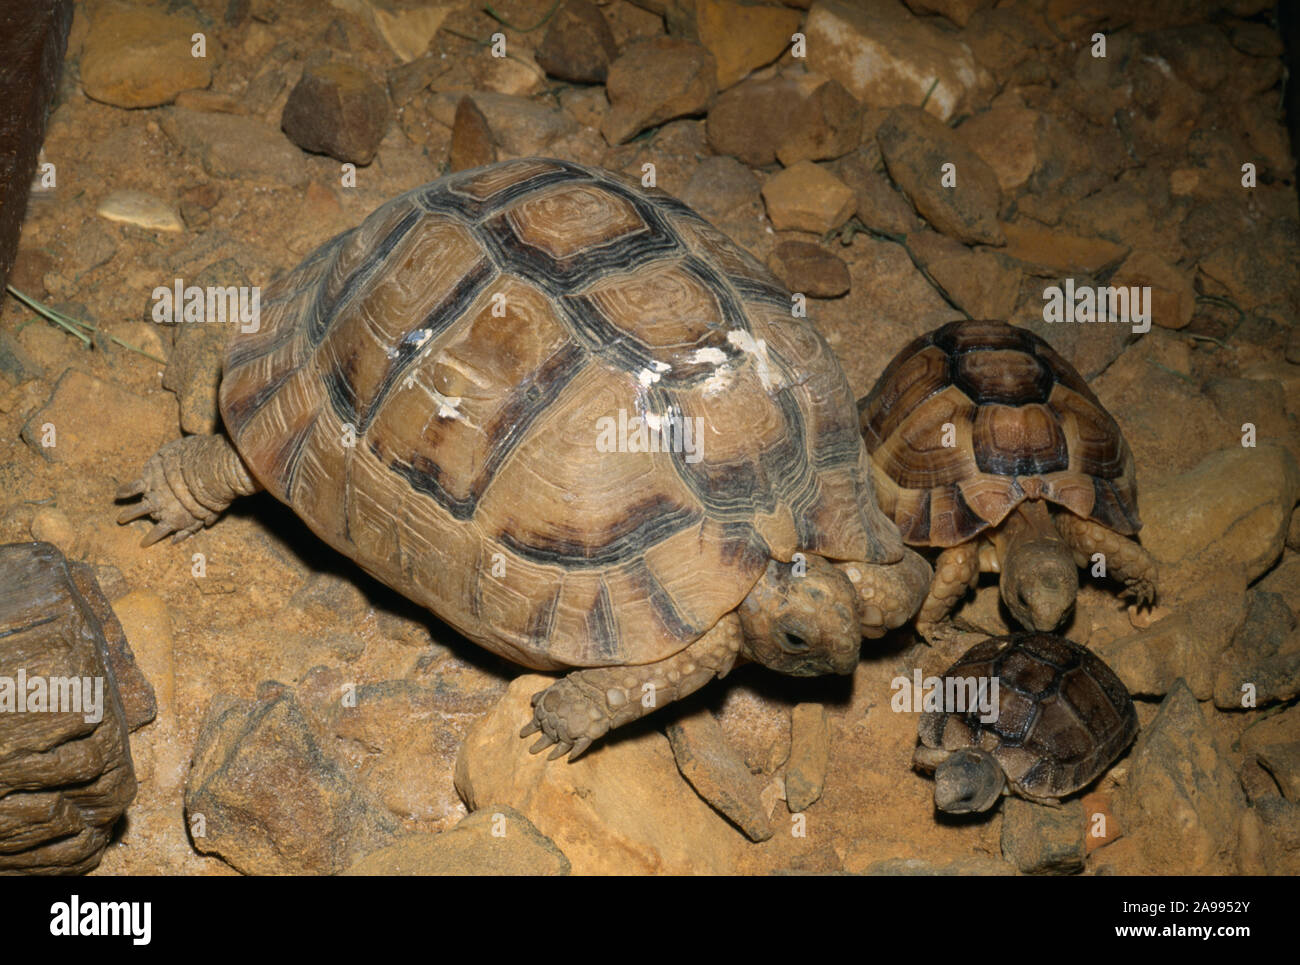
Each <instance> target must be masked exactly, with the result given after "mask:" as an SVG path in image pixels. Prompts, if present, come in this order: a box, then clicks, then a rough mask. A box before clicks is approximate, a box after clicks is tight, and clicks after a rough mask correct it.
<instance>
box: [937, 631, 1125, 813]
mask: <svg viewBox="0 0 1300 965" xmlns="http://www.w3.org/2000/svg"><path fill="white" fill-rule="evenodd" d="M943 676H944V678H945V679H946V678H949V677H965V678H968V679H970V678H976V679H982V680H989V681H991V680H992V679H993V678H994V677H996V678H998V690H997V697H998V700H997V717H996V719H995V720H993V721H992V722H989V723H985V722H983V721H982V720H981V713H980V711H979V710H978V709H972V708H967V709H965V710H962V711H956V710H953V709H951V708H950V709H948V710H945V711H927V712H926V713H924V714H922V715H921V720H920V724H919V726H918V736H919V738H920V746H918V747H917V748H916V752H915V754H914V755H913V758H912V760H913V763H914V764H915V766H916V767H917V768H918V769H919V770H922V771H926V772H931V771H932V772H933V773H934V803H935V807H937V808H938V809H939V810H941V811H947V812H948V813H950V814H964V813H968V812H972V811H987V810H988V809H989V808H991V807H992V806H993V805H994V803H995V802H996V801H997V800H998V798H1000V797H1001V796H1002V795H1003V794H1006V793H1014V794H1017V795H1019V796H1020V797H1023V798H1027V799H1028V800H1031V801H1037V802H1038V803H1040V804H1057V803H1059V799H1060V798H1062V797H1065V796H1066V795H1067V794H1073V793H1074V792H1075V791H1078V790H1080V789H1081V788H1084V787H1086V786H1087V785H1089V784H1091V783H1092V781H1093V780H1094V779H1096V778H1097V776H1098V775H1100V774H1101V773H1102V772H1103V771H1104V770H1105V769H1106V768H1107V767H1109V766H1110V765H1111V763H1112V762H1113V761H1114V760H1115V759H1116V758H1117V757H1119V755H1120V754H1121V753H1123V751H1124V749H1125V748H1126V747H1128V745H1129V744H1131V743H1132V742H1133V738H1135V737H1136V736H1137V731H1138V722H1137V711H1136V710H1135V709H1134V708H1133V700H1132V698H1130V697H1129V693H1128V690H1127V689H1125V687H1124V685H1123V684H1122V683H1121V682H1120V679H1119V678H1118V677H1117V676H1115V672H1114V671H1113V670H1111V669H1110V667H1108V666H1106V664H1105V663H1103V662H1102V661H1101V659H1100V658H1099V657H1097V656H1096V655H1095V654H1094V653H1093V652H1092V651H1091V650H1089V649H1088V648H1087V647H1083V646H1080V645H1079V644H1077V643H1075V642H1074V641H1072V640H1067V639H1065V638H1064V637H1059V636H1056V635H1054V634H1048V633H1037V632H1032V631H1031V632H1024V633H1013V634H1010V635H1008V636H1005V637H994V638H991V639H989V640H985V641H984V642H982V643H978V644H976V645H975V646H974V647H972V648H971V649H970V650H968V651H967V652H966V654H965V656H963V657H962V658H961V659H960V660H958V661H957V662H956V663H955V664H953V665H952V666H951V667H949V668H948V669H947V670H946V671H945V672H944V674H943Z"/></svg>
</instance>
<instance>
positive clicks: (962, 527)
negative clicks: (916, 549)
mask: <svg viewBox="0 0 1300 965" xmlns="http://www.w3.org/2000/svg"><path fill="white" fill-rule="evenodd" d="M941 492H948V493H951V494H952V505H953V508H954V517H953V522H952V526H953V531H954V532H956V533H964V534H966V537H967V538H969V537H970V536H974V535H975V534H976V533H982V532H984V530H986V529H988V527H989V524H988V521H987V520H986V519H985V518H984V517H983V516H981V515H980V514H979V513H977V512H975V510H973V509H972V508H971V505H970V503H968V502H966V497H965V496H963V495H962V492H961V486H960V485H959V484H957V483H953V484H952V485H949V486H940V487H937V488H936V489H932V490H930V493H929V497H930V501H931V502H933V500H934V497H935V495H936V494H937V493H941ZM933 512H934V511H933V508H931V510H930V513H931V519H932V520H933Z"/></svg>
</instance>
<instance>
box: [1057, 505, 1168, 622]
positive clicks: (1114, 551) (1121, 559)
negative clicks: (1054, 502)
mask: <svg viewBox="0 0 1300 965" xmlns="http://www.w3.org/2000/svg"><path fill="white" fill-rule="evenodd" d="M1054 519H1055V522H1056V529H1057V531H1058V532H1059V533H1060V534H1061V538H1062V539H1063V540H1065V545H1066V546H1068V547H1070V549H1071V550H1072V551H1073V553H1074V560H1075V562H1076V563H1078V564H1079V566H1080V567H1082V568H1084V569H1087V568H1088V567H1089V565H1090V564H1091V562H1092V555H1093V554H1094V553H1101V554H1102V555H1103V556H1104V557H1105V558H1106V573H1107V575H1109V576H1113V577H1114V578H1115V579H1117V580H1119V581H1120V582H1121V583H1123V584H1124V586H1125V592H1126V593H1128V594H1129V595H1130V596H1132V597H1133V598H1134V600H1135V601H1136V602H1137V604H1138V605H1139V606H1142V605H1144V604H1150V603H1153V602H1155V598H1156V576H1157V566H1156V561H1155V558H1154V557H1152V555H1151V554H1150V553H1148V552H1147V551H1146V550H1144V549H1143V548H1142V547H1141V546H1139V545H1138V544H1137V543H1135V542H1134V541H1133V540H1131V539H1129V538H1128V537H1127V536H1121V535H1120V534H1119V533H1117V532H1115V531H1114V530H1113V529H1107V528H1106V527H1105V526H1102V525H1101V524H1100V523H1094V522H1093V521H1092V520H1090V519H1084V518H1083V517H1081V516H1076V515H1074V513H1070V512H1058V513H1055V514H1054Z"/></svg>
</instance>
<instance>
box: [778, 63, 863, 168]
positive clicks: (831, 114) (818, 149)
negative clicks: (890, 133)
mask: <svg viewBox="0 0 1300 965" xmlns="http://www.w3.org/2000/svg"><path fill="white" fill-rule="evenodd" d="M861 139H862V108H861V107H860V106H859V105H858V102H857V101H856V100H854V99H853V95H852V94H850V93H849V92H848V91H846V90H845V89H844V87H843V85H841V84H840V83H839V82H838V81H835V80H828V81H827V82H826V83H824V84H822V85H821V86H820V87H818V88H817V89H816V90H815V91H813V92H812V94H811V95H810V96H809V97H808V99H807V100H806V101H804V102H803V103H802V104H800V105H799V111H798V113H797V114H796V116H795V121H794V124H793V126H792V127H791V129H790V131H789V133H788V134H787V135H786V137H785V138H784V139H783V140H782V141H781V146H780V147H778V148H777V151H776V156H777V158H778V159H779V160H780V161H781V163H782V164H783V165H785V166H786V167H790V166H791V165H794V164H798V163H799V162H800V161H829V160H832V159H833V158H837V157H842V156H843V155H845V154H848V153H849V152H850V151H852V150H854V149H855V148H856V147H857V146H858V142H859V141H860V140H861Z"/></svg>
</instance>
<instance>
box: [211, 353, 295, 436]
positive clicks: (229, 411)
mask: <svg viewBox="0 0 1300 965" xmlns="http://www.w3.org/2000/svg"><path fill="white" fill-rule="evenodd" d="M297 371H298V369H297V367H294V368H292V369H286V370H285V371H284V372H281V373H280V374H279V375H277V376H276V377H275V378H273V379H271V380H270V381H268V382H263V383H262V384H261V385H259V386H258V387H257V388H256V389H254V390H253V391H252V392H249V393H248V394H247V395H244V396H241V397H239V398H235V399H231V400H230V402H229V403H228V404H227V405H226V407H225V409H224V410H223V412H222V419H223V420H224V421H225V423H226V428H227V429H229V430H230V434H231V435H232V436H233V437H234V438H235V441H238V439H239V436H240V435H242V434H243V431H244V426H246V425H248V423H249V421H250V420H252V418H253V416H255V415H257V413H258V412H260V411H261V409H262V406H264V405H266V403H267V402H269V401H270V400H271V398H272V397H273V396H274V395H275V394H276V393H277V392H279V391H280V388H281V387H282V386H283V385H284V384H285V383H286V382H288V381H289V379H290V378H291V377H292V376H293V374H294V373H295V372H297Z"/></svg>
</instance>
